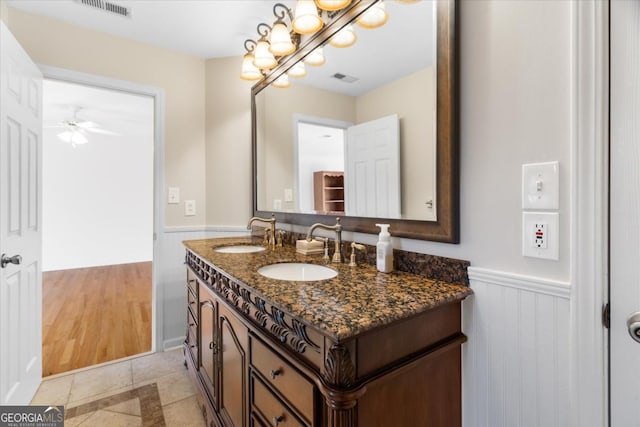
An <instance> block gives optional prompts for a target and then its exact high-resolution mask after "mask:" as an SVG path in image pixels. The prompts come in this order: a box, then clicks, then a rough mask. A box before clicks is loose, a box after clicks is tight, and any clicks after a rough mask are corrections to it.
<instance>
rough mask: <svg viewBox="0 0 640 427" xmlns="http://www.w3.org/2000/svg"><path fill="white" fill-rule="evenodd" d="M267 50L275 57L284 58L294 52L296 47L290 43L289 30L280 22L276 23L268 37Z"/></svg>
mask: <svg viewBox="0 0 640 427" xmlns="http://www.w3.org/2000/svg"><path fill="white" fill-rule="evenodd" d="M269 50H270V51H271V53H273V54H274V55H275V56H286V55H289V54H291V53H293V52H294V51H295V50H296V45H294V44H293V42H292V41H291V35H290V34H289V29H288V28H287V26H286V25H284V23H282V22H276V23H275V24H274V25H273V28H272V29H271V35H270V36H269Z"/></svg>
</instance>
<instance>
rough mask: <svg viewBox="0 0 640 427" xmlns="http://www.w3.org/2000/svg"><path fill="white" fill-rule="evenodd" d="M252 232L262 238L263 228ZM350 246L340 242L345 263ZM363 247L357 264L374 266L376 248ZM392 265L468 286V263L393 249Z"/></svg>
mask: <svg viewBox="0 0 640 427" xmlns="http://www.w3.org/2000/svg"><path fill="white" fill-rule="evenodd" d="M253 232H254V233H255V235H256V236H262V235H263V228H262V227H254V229H253ZM305 237H306V235H303V234H301V233H291V232H286V233H285V237H284V241H285V243H288V244H290V245H294V246H295V244H296V240H299V239H304V238H305ZM329 244H330V248H331V253H333V245H332V243H329ZM350 245H351V242H347V241H343V242H342V253H343V255H344V259H345V260H346V261H347V262H348V261H349V258H348V257H349V256H350V255H351V246H350ZM364 246H365V247H366V250H365V251H364V252H361V251H357V252H356V259H357V260H358V263H359V264H360V263H363V262H366V263H368V264H369V265H373V266H375V265H376V247H375V246H374V245H366V244H365V245H364ZM393 264H394V265H393V268H394V269H395V270H398V271H404V272H407V273H413V274H417V275H420V276H424V277H426V278H429V279H434V280H442V281H444V282H449V283H462V284H465V285H468V284H469V276H468V275H467V267H469V264H470V263H469V261H464V260H461V259H455V258H447V257H441V256H435V255H428V254H421V253H417V252H407V251H402V250H399V249H394V250H393Z"/></svg>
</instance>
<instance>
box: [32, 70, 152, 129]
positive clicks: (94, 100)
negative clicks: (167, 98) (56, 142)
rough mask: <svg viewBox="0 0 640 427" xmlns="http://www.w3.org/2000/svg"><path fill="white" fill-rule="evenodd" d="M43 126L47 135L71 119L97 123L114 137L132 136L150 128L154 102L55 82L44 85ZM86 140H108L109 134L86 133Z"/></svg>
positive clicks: (124, 94) (100, 89)
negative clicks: (115, 135) (114, 134)
mask: <svg viewBox="0 0 640 427" xmlns="http://www.w3.org/2000/svg"><path fill="white" fill-rule="evenodd" d="M42 93H43V100H42V101H43V127H44V130H45V133H46V136H53V135H55V134H57V133H59V132H61V131H62V129H60V128H59V127H58V126H59V124H60V123H61V122H64V121H67V120H72V119H73V118H74V112H76V114H77V116H76V119H77V120H78V121H90V122H94V123H96V124H97V125H98V126H99V127H100V128H101V129H104V130H108V131H111V132H114V133H116V134H117V136H121V137H125V136H129V137H130V136H133V135H138V134H140V133H141V132H148V129H149V128H152V127H153V120H154V110H153V99H152V98H151V97H148V96H139V95H134V94H131V93H125V92H119V91H115V90H108V89H102V88H97V87H91V86H84V85H78V84H74V83H67V82H61V81H56V80H44V82H43V91H42ZM88 138H90V139H91V138H94V139H100V140H110V139H111V138H114V137H113V136H109V135H106V136H105V135H101V134H93V133H91V134H89V136H88Z"/></svg>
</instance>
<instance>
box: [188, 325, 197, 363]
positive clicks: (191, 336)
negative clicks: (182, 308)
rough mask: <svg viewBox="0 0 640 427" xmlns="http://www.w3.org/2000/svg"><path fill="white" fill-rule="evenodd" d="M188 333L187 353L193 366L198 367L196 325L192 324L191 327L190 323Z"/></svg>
mask: <svg viewBox="0 0 640 427" xmlns="http://www.w3.org/2000/svg"><path fill="white" fill-rule="evenodd" d="M188 331H189V332H188V335H187V344H188V345H189V352H190V353H191V359H192V360H193V362H194V364H195V365H196V366H198V341H197V338H196V337H197V336H198V335H197V325H196V324H195V323H194V324H193V326H191V323H190V324H189V329H188Z"/></svg>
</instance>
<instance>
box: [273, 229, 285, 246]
mask: <svg viewBox="0 0 640 427" xmlns="http://www.w3.org/2000/svg"><path fill="white" fill-rule="evenodd" d="M286 234H287V233H286V232H285V231H284V230H276V246H279V247H282V246H284V245H283V243H282V240H283V239H284V236H285V235H286Z"/></svg>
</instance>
